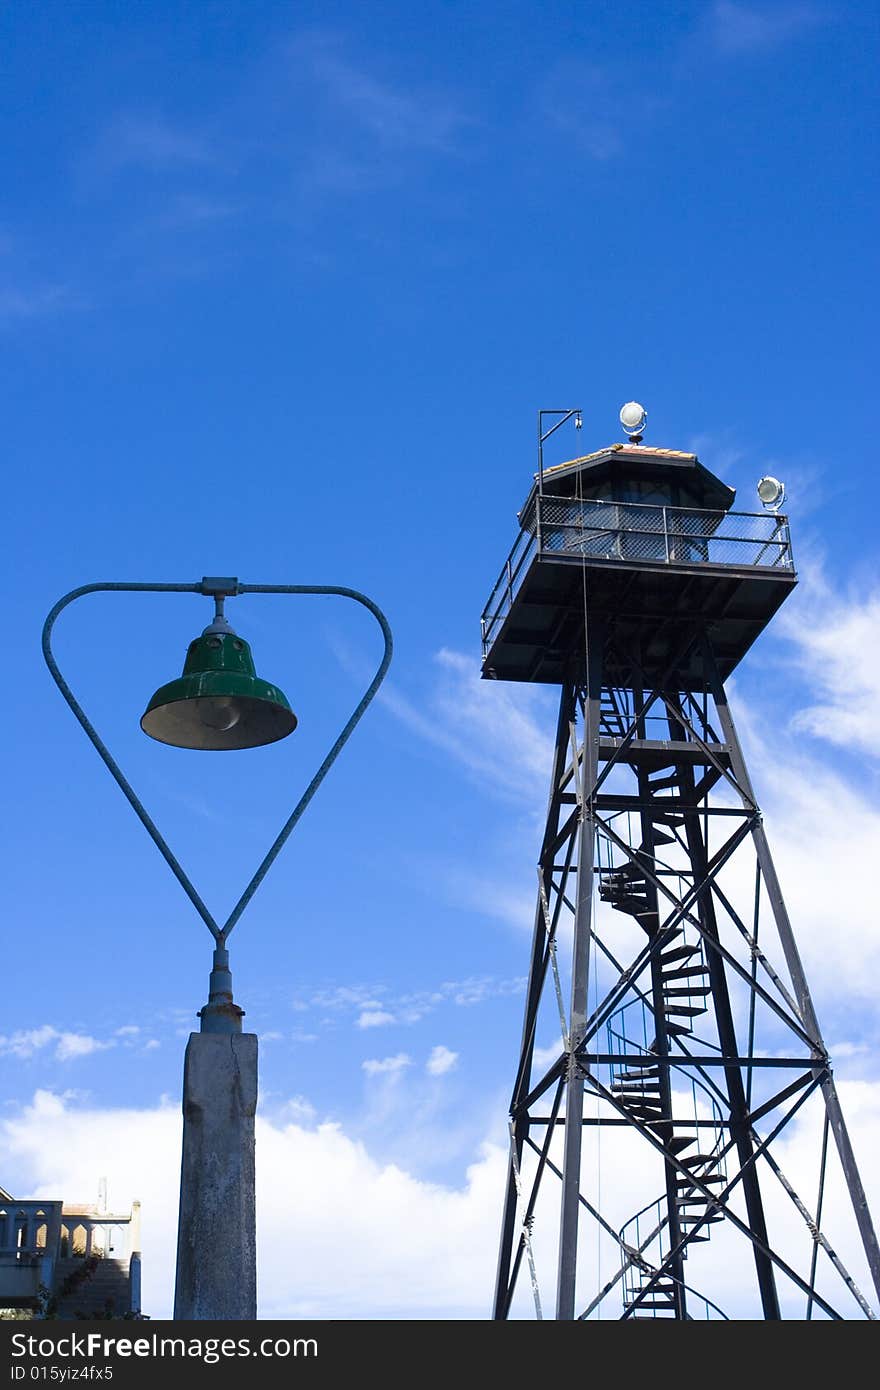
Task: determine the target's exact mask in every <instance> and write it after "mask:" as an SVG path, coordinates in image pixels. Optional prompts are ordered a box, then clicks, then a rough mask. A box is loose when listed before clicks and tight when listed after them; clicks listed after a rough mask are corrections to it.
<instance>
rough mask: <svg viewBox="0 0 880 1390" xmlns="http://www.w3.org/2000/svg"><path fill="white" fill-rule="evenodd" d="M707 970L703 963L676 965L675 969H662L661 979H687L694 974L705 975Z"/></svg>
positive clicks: (707, 972)
mask: <svg viewBox="0 0 880 1390" xmlns="http://www.w3.org/2000/svg"><path fill="white" fill-rule="evenodd" d="M708 974H709V971H708V969H707V967H706V966H705V965H685V966H678V967H677V968H676V969H675V970H664V971H663V972H662V974H661V977H660V978H661V979H662V980H688V979H691V978H692V977H693V976H694V975H703V976H706V975H708Z"/></svg>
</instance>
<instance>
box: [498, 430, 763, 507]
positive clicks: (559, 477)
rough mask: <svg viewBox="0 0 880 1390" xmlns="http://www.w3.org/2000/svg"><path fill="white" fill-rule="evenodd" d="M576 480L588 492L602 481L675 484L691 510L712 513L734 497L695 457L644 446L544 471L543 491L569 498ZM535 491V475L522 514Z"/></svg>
mask: <svg viewBox="0 0 880 1390" xmlns="http://www.w3.org/2000/svg"><path fill="white" fill-rule="evenodd" d="M579 479H582V480H583V485H584V486H586V487H589V488H594V487H597V486H599V485H600V484H601V483H604V482H605V481H606V480H608V481H611V482H615V481H617V482H621V483H623V482H629V481H632V480H634V479H645V480H650V481H652V482H657V483H664V482H665V483H671V482H678V483H679V484H683V485H684V486H685V487H686V488H687V491H688V493H689V494H690V495H691V497H692V499H693V501H692V505H693V506H695V507H705V508H707V509H709V510H712V511H725V512H726V511H729V509H730V508H731V507H732V506H733V503H734V499H735V497H736V489H735V488H732V487H728V486H727V484H726V483H723V482H722V481H721V479H720V478H716V476H715V474H714V473H711V472H710V471H709V469H708V468H705V467H704V466H703V464H702V463H700V460H699V459H698V458H697V455H696V454H691V453H686V452H684V451H683V450H681V449H656V448H653V447H651V448H649V447H648V446H647V445H644V444H609V445H607V446H606V447H605V448H604V449H597V450H596V451H595V453H592V454H583V455H582V456H581V457H580V458H576V459H569V460H568V461H567V462H566V463H557V464H555V465H554V466H553V467H552V468H545V469H544V476H543V490H544V492H545V493H550V494H551V495H556V496H559V497H572V496H574V495H575V492H576V491H577V484H578V480H579ZM537 490H538V477H537V474H536V475H535V481H534V483H533V484H532V487H531V489H530V491H529V495H528V497H527V498H526V501H525V504H524V507H523V510H525V507H527V506H528V505H529V503H530V502H531V500H532V497H533V496H534V494H535V493H536V492H537Z"/></svg>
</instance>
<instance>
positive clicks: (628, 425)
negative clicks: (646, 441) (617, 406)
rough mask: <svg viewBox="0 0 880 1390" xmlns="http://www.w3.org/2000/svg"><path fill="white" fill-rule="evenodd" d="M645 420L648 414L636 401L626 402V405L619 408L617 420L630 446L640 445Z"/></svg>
mask: <svg viewBox="0 0 880 1390" xmlns="http://www.w3.org/2000/svg"><path fill="white" fill-rule="evenodd" d="M647 418H648V412H647V411H646V409H645V407H644V406H643V405H639V403H638V401H627V403H626V405H625V406H622V407H621V411H620V416H619V419H620V423H621V424H622V425H623V428H624V429H625V430H626V433H627V434H628V435H629V442H630V444H641V442H642V430H643V428H644V425H645V421H646V420H647Z"/></svg>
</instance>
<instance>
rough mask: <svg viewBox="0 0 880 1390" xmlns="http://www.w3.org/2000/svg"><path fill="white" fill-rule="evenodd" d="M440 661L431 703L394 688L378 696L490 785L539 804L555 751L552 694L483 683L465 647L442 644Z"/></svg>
mask: <svg viewBox="0 0 880 1390" xmlns="http://www.w3.org/2000/svg"><path fill="white" fill-rule="evenodd" d="M434 659H435V662H436V665H437V667H438V670H439V680H438V681H437V683H436V685H435V686H434V688H433V689H432V690H431V691H430V692H429V694H428V696H427V701H426V702H419V703H418V704H417V703H415V702H414V701H413V700H411V699H410V698H409V697H408V696H407V695H404V694H403V692H402V691H400V690H398V689H396V688H395V687H393V686H392V687H391V689H388V688H387V687H386V688H384V689H383V692H382V693H380V695H379V699H380V700H382V702H383V703H384V704H385V706H386V708H388V709H389V710H390V711H391V713H392V714H394V715H396V716H397V718H398V719H400V720H401V721H402V722H403V723H404V724H406V725H407V726H408V727H409V728H411V729H413V730H414V732H415V733H417V734H419V735H420V736H421V737H422V738H425V739H427V740H428V742H430V743H433V744H435V745H436V746H437V747H438V748H441V749H442V750H443V751H444V752H445V753H448V754H450V755H451V756H452V757H453V758H455V760H456V762H458V763H459V764H460V766H461V767H463V768H464V769H465V770H466V771H467V772H469V773H471V774H472V775H473V776H475V777H476V778H477V779H478V780H479V782H480V785H481V787H482V788H483V789H485V790H489V791H490V792H494V793H497V794H500V795H502V796H505V797H508V798H509V797H511V796H512V797H514V798H515V799H516V800H519V801H521V800H523V799H525V800H528V801H532V802H533V803H534V804H535V805H536V806H537V805H539V804H540V802H541V800H542V798H543V797H544V796H545V795H546V791H547V769H548V767H549V766H550V757H551V754H552V740H551V736H550V734H549V732H548V730H547V722H548V721H547V716H548V713H549V711H550V709H551V702H550V700H549V698H548V696H547V694H546V692H544V691H543V690H539V689H538V688H537V687H535V686H529V685H521V686H517V685H513V684H507V683H502V682H495V681H484V680H482V679H481V677H480V668H479V665H478V663H477V661H476V660H475V659H474V658H472V657H469V656H466V655H464V654H463V653H462V652H455V651H450V650H448V649H446V648H443V649H441V650H440V651H439V652H438V653H437V655H436V657H435V658H434Z"/></svg>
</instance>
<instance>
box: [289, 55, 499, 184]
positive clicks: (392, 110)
mask: <svg viewBox="0 0 880 1390" xmlns="http://www.w3.org/2000/svg"><path fill="white" fill-rule="evenodd" d="M288 60H289V65H290V69H291V71H293V72H294V73H295V88H294V92H295V96H296V99H297V100H302V98H303V97H304V96H306V97H307V99H308V123H309V129H310V137H311V139H310V147H309V151H308V158H306V159H303V158H302V156H303V153H304V151H303V149H302V148H300V149H299V150H298V151H297V153H298V154H299V157H300V158H301V160H302V170H303V172H304V174H305V177H306V179H307V182H308V183H309V184H310V186H311V187H313V188H315V187H317V188H321V189H323V190H325V191H329V192H335V193H361V192H369V191H371V190H372V189H374V188H375V187H377V186H383V185H387V184H391V183H396V182H399V181H400V180H401V179H402V178H405V177H406V176H407V175H408V174H409V173H410V172H411V171H412V170H413V168H414V167H416V166H417V165H418V164H419V163H420V162H421V161H424V160H425V159H434V158H438V157H443V158H448V157H450V156H454V155H457V154H459V153H460V152H461V149H462V137H463V134H464V132H465V131H466V130H467V129H468V128H469V127H470V126H471V125H472V124H473V122H472V119H471V117H470V116H469V115H468V114H467V113H466V111H465V109H464V107H463V106H462V104H461V101H460V99H459V98H458V96H457V95H453V94H450V93H449V92H446V91H439V90H436V89H432V88H428V87H425V86H424V85H422V86H416V85H414V84H413V83H412V82H410V81H404V80H402V79H394V78H392V77H389V76H388V75H385V74H381V75H380V74H379V72H377V70H376V65H375V64H370V63H368V62H366V61H365V60H364V59H362V58H360V57H355V56H352V53H351V50H350V46H349V45H348V44H347V43H346V42H345V40H344V39H343V38H342V36H340V35H338V34H331V33H326V32H323V33H315V32H312V33H306V34H302V35H300V36H298V37H297V38H296V39H294V40H293V41H292V43H291V44H290V46H289V50H288Z"/></svg>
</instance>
